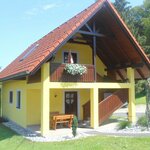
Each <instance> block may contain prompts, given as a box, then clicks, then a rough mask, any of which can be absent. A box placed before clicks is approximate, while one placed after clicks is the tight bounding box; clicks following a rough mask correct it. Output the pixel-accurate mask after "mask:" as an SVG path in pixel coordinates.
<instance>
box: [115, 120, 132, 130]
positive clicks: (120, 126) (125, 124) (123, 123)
mask: <svg viewBox="0 0 150 150" xmlns="http://www.w3.org/2000/svg"><path fill="white" fill-rule="evenodd" d="M126 127H131V122H130V121H121V122H119V124H118V126H117V128H118V130H121V129H125V128H126Z"/></svg>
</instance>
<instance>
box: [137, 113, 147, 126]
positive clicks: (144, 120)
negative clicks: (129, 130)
mask: <svg viewBox="0 0 150 150" xmlns="http://www.w3.org/2000/svg"><path fill="white" fill-rule="evenodd" d="M137 124H138V125H139V126H142V127H147V117H146V116H142V117H140V118H139V119H138V121H137Z"/></svg>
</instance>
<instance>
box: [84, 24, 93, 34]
mask: <svg viewBox="0 0 150 150" xmlns="http://www.w3.org/2000/svg"><path fill="white" fill-rule="evenodd" d="M85 26H86V27H87V29H88V30H89V31H90V32H91V33H92V32H93V31H92V29H91V27H90V26H89V25H88V24H87V23H86V24H85Z"/></svg>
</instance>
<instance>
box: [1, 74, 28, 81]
mask: <svg viewBox="0 0 150 150" xmlns="http://www.w3.org/2000/svg"><path fill="white" fill-rule="evenodd" d="M28 74H29V72H28V71H24V72H20V73H17V74H14V75H11V76H8V77H6V78H1V79H0V82H1V81H7V80H11V79H15V78H18V77H19V78H20V77H25V76H26V75H28Z"/></svg>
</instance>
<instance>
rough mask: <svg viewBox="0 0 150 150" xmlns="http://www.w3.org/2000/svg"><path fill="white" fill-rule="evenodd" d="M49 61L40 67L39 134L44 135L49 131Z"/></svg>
mask: <svg viewBox="0 0 150 150" xmlns="http://www.w3.org/2000/svg"><path fill="white" fill-rule="evenodd" d="M49 70H50V63H49V62H47V63H45V64H43V66H42V69H41V134H42V136H46V135H47V134H48V132H49V124H50V120H49V112H50V105H49V103H50V102H49V101H50V99H49V97H50V96H49V93H50V92H49V86H48V83H49V76H50V71H49Z"/></svg>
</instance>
